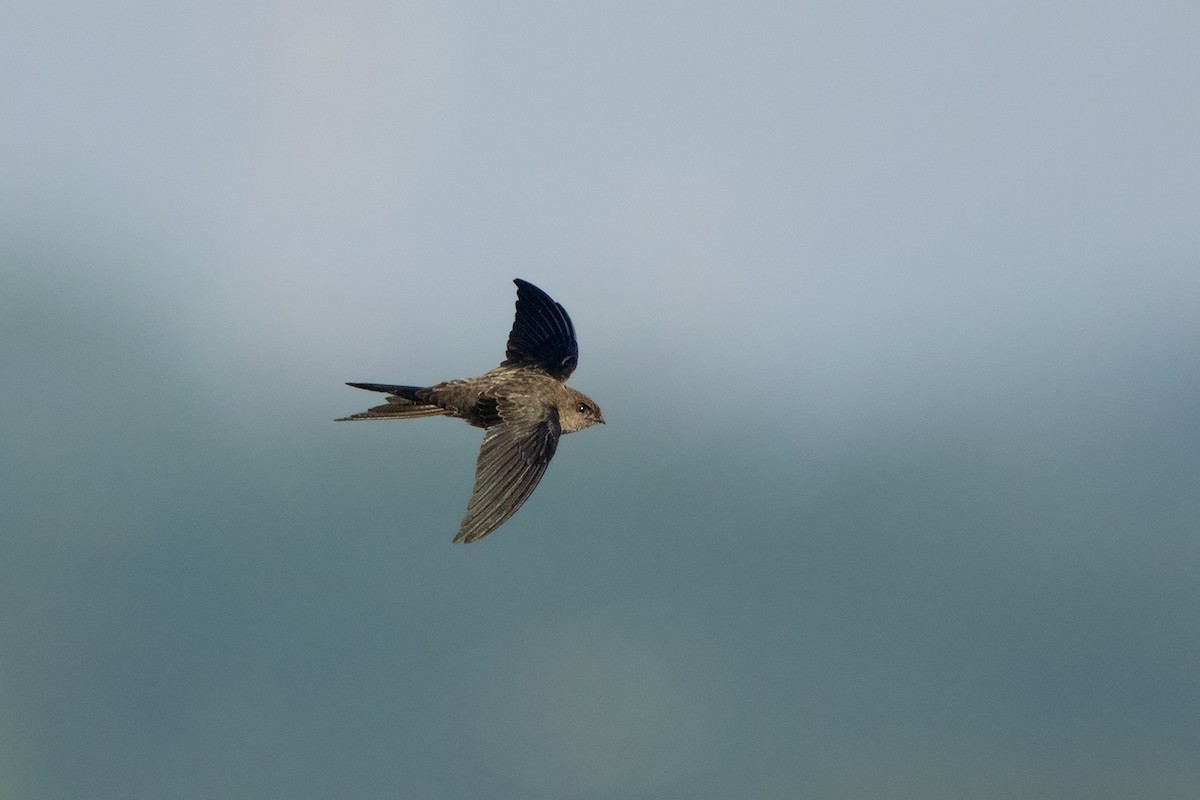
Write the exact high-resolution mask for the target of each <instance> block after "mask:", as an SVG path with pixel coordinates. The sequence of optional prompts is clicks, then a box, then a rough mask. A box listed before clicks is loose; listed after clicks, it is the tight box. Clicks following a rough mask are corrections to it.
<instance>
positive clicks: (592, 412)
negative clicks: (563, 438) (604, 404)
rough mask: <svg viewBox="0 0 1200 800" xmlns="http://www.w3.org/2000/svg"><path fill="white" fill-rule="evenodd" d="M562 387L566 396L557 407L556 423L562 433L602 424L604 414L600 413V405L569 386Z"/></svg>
mask: <svg viewBox="0 0 1200 800" xmlns="http://www.w3.org/2000/svg"><path fill="white" fill-rule="evenodd" d="M564 388H565V389H566V390H567V397H566V400H565V402H563V403H562V404H560V405H559V407H558V424H559V425H560V426H561V427H562V432H563V433H574V432H575V431H581V430H583V429H584V428H590V427H592V426H593V425H595V424H596V423H600V424H601V425H603V424H604V415H602V414H601V413H600V406H598V405H596V401H595V400H593V399H592V398H590V397H588V396H587V395H586V394H584V393H583V392H577V391H575V390H574V389H572V388H571V387H569V386H567V387H564Z"/></svg>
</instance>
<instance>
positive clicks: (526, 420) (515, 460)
mask: <svg viewBox="0 0 1200 800" xmlns="http://www.w3.org/2000/svg"><path fill="white" fill-rule="evenodd" d="M502 406H503V404H502ZM506 411H508V412H512V411H513V409H508V408H503V407H502V408H501V415H502V416H505V412H506ZM560 433H561V428H560V427H559V424H558V409H557V408H555V407H553V406H547V407H545V408H541V409H538V411H537V413H536V416H535V414H524V415H521V416H520V417H518V418H517V419H508V418H506V419H505V421H504V422H501V423H499V424H497V425H493V426H491V427H490V428H488V429H487V434H485V435H484V437H483V447H481V448H480V449H479V458H478V459H477V460H476V463H475V488H474V489H473V490H472V492H471V501H470V502H469V503H468V504H467V514H466V516H465V517H463V521H462V525H461V526H460V527H459V529H458V535H457V536H455V537H454V541H456V542H468V543H469V542H473V541H475V540H476V539H482V538H483V537H484V536H487V535H488V534H489V533H491V532H492V531H494V530H496V528H499V527H500V526H501V525H503V524H504V522H505V521H506V520H508V518H509V517H511V516H512V515H513V514H515V513H517V509H519V508H520V507H521V504H522V503H524V502H525V501H526V500H527V499H528V498H529V495H531V494H533V490H534V489H535V488H537V485H538V481H540V480H541V479H542V475H543V474H544V473H545V472H546V466H547V465H548V464H549V463H550V459H551V458H553V457H554V451H555V449H556V448H557V447H558V438H559V435H560Z"/></svg>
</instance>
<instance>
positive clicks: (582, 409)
mask: <svg viewBox="0 0 1200 800" xmlns="http://www.w3.org/2000/svg"><path fill="white" fill-rule="evenodd" d="M575 410H576V411H578V412H579V413H580V414H586V413H587V410H588V407H587V405H585V404H584V403H580V404H579V405H577V406H575Z"/></svg>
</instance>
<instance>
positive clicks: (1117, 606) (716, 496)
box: [0, 244, 1200, 798]
mask: <svg viewBox="0 0 1200 800" xmlns="http://www.w3.org/2000/svg"><path fill="white" fill-rule="evenodd" d="M4 257H5V260H6V262H7V264H8V265H10V266H6V267H5V272H4V276H5V277H4V283H5V284H6V285H5V286H3V287H0V290H2V294H0V342H2V345H0V347H2V348H3V350H2V361H3V368H4V377H5V379H4V382H3V384H4V385H3V388H2V389H0V403H2V407H0V413H2V414H3V416H4V419H5V420H6V423H5V424H4V425H3V426H2V428H0V450H2V452H3V457H2V458H0V467H2V469H3V480H2V482H0V485H2V486H3V490H2V508H3V512H2V514H3V519H2V523H3V537H2V539H0V569H2V570H3V575H2V578H0V587H2V588H0V592H2V597H3V600H2V602H0V641H2V642H3V645H2V646H0V743H2V747H0V795H3V796H7V797H30V798H32V797H45V798H50V797H55V798H66V797H79V798H84V797H87V798H161V797H173V798H189V797H195V798H202V797H203V798H209V797H229V798H236V797H246V798H251V797H253V798H270V797H279V798H306V797H312V798H318V797H331V796H340V797H413V798H440V797H444V798H454V797H480V796H486V797H513V798H517V797H629V798H633V797H638V798H644V797H662V798H674V797H781V798H782V797H797V796H801V797H806V796H824V797H858V798H869V797H878V798H896V797H912V798H957V797H1026V798H1098V797H1113V798H1116V797H1130V796H1137V797H1142V798H1183V797H1195V796H1198V795H1200V765H1198V764H1200V762H1197V760H1196V759H1195V744H1194V743H1195V742H1196V741H1197V740H1200V713H1197V712H1198V711H1200V677H1198V676H1200V633H1198V631H1200V629H1198V628H1197V626H1196V609H1197V608H1200V582H1198V581H1197V580H1196V575H1197V574H1198V569H1200V546H1198V544H1197V541H1196V533H1197V519H1200V502H1198V500H1197V497H1198V492H1197V488H1198V479H1200V447H1198V445H1200V416H1198V415H1197V414H1196V413H1195V412H1196V408H1197V404H1196V401H1197V400H1198V399H1200V382H1198V380H1197V377H1196V373H1195V371H1194V367H1195V356H1194V353H1189V352H1186V351H1183V350H1177V351H1172V350H1171V349H1170V347H1171V345H1172V344H1173V343H1170V342H1167V343H1164V344H1163V349H1154V350H1153V351H1148V352H1147V353H1145V354H1137V355H1138V356H1139V357H1138V358H1136V359H1131V360H1130V362H1129V363H1128V364H1123V363H1115V364H1113V365H1112V369H1111V370H1110V372H1108V373H1105V374H1111V375H1122V374H1125V373H1123V372H1122V370H1125V369H1128V371H1129V372H1128V374H1129V375H1130V376H1131V377H1130V381H1131V384H1132V385H1124V384H1119V383H1117V382H1114V383H1113V384H1112V385H1087V386H1080V387H1077V389H1075V390H1068V391H1066V392H1065V393H1063V394H1060V395H1059V396H1058V399H1057V400H1058V402H1057V405H1055V404H1050V403H1048V404H1047V407H1046V409H1045V411H1046V415H1045V418H1044V420H1042V421H1039V420H1038V419H1036V418H1035V419H1031V420H1029V421H1028V424H1027V425H1026V426H1025V427H1023V428H1022V427H1021V426H1019V425H1018V426H1011V425H1009V426H1004V427H1003V428H1002V429H998V428H997V427H995V426H994V425H990V424H989V423H988V421H987V420H986V419H980V418H973V417H972V415H971V414H965V415H963V416H961V417H960V418H958V419H957V420H956V421H954V422H948V421H947V420H945V419H940V418H938V415H936V414H932V415H930V416H928V417H920V416H913V415H911V413H909V412H903V411H901V410H898V411H897V412H896V415H895V416H892V417H886V416H885V417H883V418H880V419H878V420H875V421H873V422H872V423H871V424H863V425H861V426H860V427H858V428H856V429H853V430H849V431H844V432H842V433H837V434H828V435H824V436H822V435H818V434H817V433H814V432H813V431H819V430H820V429H821V421H819V420H808V419H804V418H794V419H789V418H787V417H785V416H780V415H778V414H777V413H776V412H779V411H780V410H781V409H780V408H779V407H774V408H772V407H771V401H770V400H768V401H766V403H765V407H764V408H762V409H761V412H762V415H763V416H759V415H758V414H756V413H754V412H753V411H750V412H746V411H743V413H740V414H736V415H730V416H728V417H721V416H719V415H713V414H711V413H698V414H694V415H688V414H680V413H679V411H680V409H679V408H678V406H677V405H674V404H673V403H672V402H671V400H670V399H669V393H667V392H661V391H658V389H657V387H654V386H652V385H646V382H648V381H651V380H652V379H653V376H651V375H646V374H638V375H637V376H636V377H635V378H629V380H636V382H637V386H636V388H637V389H638V391H637V392H636V393H633V392H630V391H629V389H630V386H629V385H624V384H619V383H615V382H609V383H608V384H607V385H606V384H604V383H601V384H600V385H597V384H596V383H595V382H594V378H593V382H592V383H588V382H587V378H588V377H590V376H588V375H587V374H586V373H587V372H588V366H587V364H588V362H587V361H585V362H584V366H583V367H582V368H581V373H580V375H579V376H578V378H576V380H575V382H576V383H577V384H578V385H580V386H581V387H582V386H585V385H586V388H587V391H588V392H589V393H590V394H592V395H593V396H595V397H597V398H598V399H599V401H600V402H601V403H602V404H603V406H604V408H605V412H606V416H607V417H608V418H609V419H610V424H609V425H608V426H607V427H606V428H605V429H601V430H599V431H592V432H588V433H587V434H586V435H580V436H578V437H574V436H573V437H571V438H569V439H567V440H566V441H565V444H564V446H563V447H562V448H560V450H559V455H558V457H557V458H556V461H555V464H554V466H553V467H552V468H551V470H550V471H549V473H548V476H547V478H546V480H545V481H544V483H543V485H542V487H541V488H540V489H539V491H538V493H537V494H535V495H534V498H533V499H532V500H531V501H530V503H529V504H528V505H527V506H526V507H525V508H524V509H523V510H522V511H521V513H520V514H518V515H517V516H516V517H515V518H514V519H513V520H512V521H510V522H509V523H508V524H507V525H506V526H504V528H502V529H501V530H500V531H499V532H498V533H497V534H496V535H494V536H493V537H491V538H489V539H487V540H485V541H484V542H482V543H480V544H477V545H473V546H470V547H462V546H454V545H452V544H451V542H450V538H451V536H452V534H453V532H454V530H455V527H456V525H457V521H458V519H459V516H460V514H461V512H462V509H463V507H464V504H465V500H466V496H467V494H468V492H469V487H470V480H471V475H470V470H471V466H472V464H473V460H474V453H475V449H476V447H477V445H478V432H477V431H474V430H471V429H469V428H467V426H463V425H461V424H455V423H453V422H452V421H449V420H426V421H417V422H412V423H408V424H403V425H400V424H396V425H376V424H366V423H364V424H354V425H350V424H339V425H335V424H333V423H332V422H331V420H332V418H333V417H335V416H338V415H341V414H344V413H347V412H349V411H353V410H356V409H357V406H359V405H361V404H362V403H363V397H361V396H358V395H357V394H356V393H353V392H352V391H350V390H348V389H347V390H345V391H344V392H343V391H341V390H339V389H337V388H336V386H314V385H291V386H281V385H278V384H276V383H271V382H266V383H264V384H261V385H246V384H245V383H242V382H240V381H239V379H238V378H237V377H235V376H234V375H233V374H232V373H231V374H228V375H227V374H211V373H208V374H206V373H204V372H202V371H199V370H198V369H197V368H196V366H195V365H194V363H191V362H190V361H189V359H188V357H187V353H188V350H187V347H186V346H185V343H184V342H182V341H181V339H180V336H181V334H180V333H179V331H178V330H176V329H175V328H173V327H172V325H171V322H170V319H171V314H170V313H167V312H169V309H168V310H166V311H163V310H162V309H159V310H157V311H156V310H154V309H153V308H152V307H151V306H149V305H146V304H143V303H142V302H140V301H137V300H135V299H130V298H128V297H124V296H123V294H122V292H121V291H120V285H121V284H120V282H119V281H118V282H117V285H116V286H115V287H113V288H112V291H111V293H108V294H106V293H105V292H95V291H80V290H79V289H78V278H79V276H80V275H81V274H82V273H81V272H78V271H77V270H78V269H80V268H81V267H79V265H76V266H72V267H64V266H63V265H62V264H61V263H59V262H60V260H61V259H62V258H63V256H61V255H55V254H54V253H53V252H50V250H49V249H47V248H43V247H40V246H38V245H36V244H35V245H28V246H22V247H15V246H14V247H10V248H9V249H8V252H6V253H5V255H4ZM67 260H70V259H67ZM80 263H82V261H81V262H80ZM11 265H15V266H16V269H15V270H14V269H12V268H11ZM100 285H103V282H102V281H97V282H96V286H100ZM72 287H75V288H72ZM168 304H169V301H168ZM1189 370H1192V371H1189ZM343 377H344V378H346V379H361V378H363V377H367V378H375V377H379V378H381V379H390V377H389V376H359V375H345V376H343ZM306 393H318V394H321V395H327V396H330V397H333V398H335V399H334V401H333V402H332V403H331V404H330V405H329V407H328V408H327V409H325V408H324V407H323V406H321V408H322V410H321V411H320V413H318V414H316V415H314V414H312V413H310V409H312V408H313V407H314V403H313V402H311V400H306V399H305V398H304V395H305V394H306ZM1032 396H1033V397H1034V398H1035V399H1036V397H1037V393H1036V391H1034V393H1033V395H1032ZM1106 396H1110V397H1112V398H1113V401H1112V402H1108V401H1107V400H1105V397H1106ZM647 398H652V399H651V400H649V401H648V400H647ZM657 398H661V399H662V400H661V402H660V401H659V400H658V399H657ZM239 402H242V403H244V404H245V405H246V406H247V407H248V408H250V409H253V410H262V411H263V424H262V425H261V426H259V425H255V424H253V417H251V418H250V419H251V421H250V424H247V422H246V420H245V419H244V418H240V417H239V418H238V419H236V420H230V419H229V418H228V417H226V416H224V414H223V411H222V409H225V408H228V407H230V406H236V405H237V404H238V403H239ZM1114 404H1118V405H1117V406H1114ZM1114 407H1116V408H1119V410H1120V413H1113V409H1114ZM996 408H997V410H998V412H997V413H1000V412H1002V411H1003V410H1004V409H1005V403H1004V401H1003V399H998V400H997V401H996ZM773 414H774V416H772V415H773ZM1014 414H1015V412H1014ZM1001 416H1002V414H1001ZM1017 416H1019V415H1017ZM781 420H784V421H783V422H782V425H781V424H780V421H781ZM1056 420H1070V424H1062V425H1059V424H1058V422H1056ZM718 421H719V422H718Z"/></svg>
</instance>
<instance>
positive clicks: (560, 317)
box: [502, 278, 579, 381]
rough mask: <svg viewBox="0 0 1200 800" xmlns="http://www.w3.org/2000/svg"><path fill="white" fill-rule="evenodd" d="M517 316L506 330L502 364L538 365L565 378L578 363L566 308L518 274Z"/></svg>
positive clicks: (577, 353)
mask: <svg viewBox="0 0 1200 800" xmlns="http://www.w3.org/2000/svg"><path fill="white" fill-rule="evenodd" d="M513 283H515V284H516V285H517V317H516V319H515V320H514V321H513V327H512V332H511V333H509V334H508V349H507V350H506V351H505V356H506V357H505V360H504V363H503V365H502V366H506V367H518V366H521V367H526V366H528V367H537V368H538V369H540V370H542V371H544V372H545V373H546V374H548V375H550V376H551V377H554V378H558V379H559V380H560V381H565V380H566V379H567V378H568V377H570V375H571V373H572V372H574V371H575V367H576V366H577V365H578V364H579V344H578V343H577V342H576V341H575V326H574V325H572V324H571V318H570V317H568V316H567V312H566V309H564V308H563V307H562V306H560V305H559V304H558V303H556V302H554V301H553V300H552V299H551V298H550V295H548V294H546V293H545V292H543V291H542V290H541V289H539V288H538V287H536V286H534V285H533V284H532V283H529V282H528V281H523V280H521V279H520V278H517V279H516V280H514V281H513Z"/></svg>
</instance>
